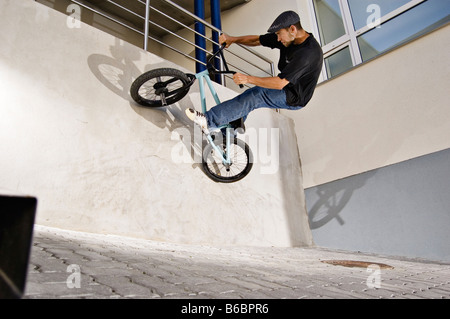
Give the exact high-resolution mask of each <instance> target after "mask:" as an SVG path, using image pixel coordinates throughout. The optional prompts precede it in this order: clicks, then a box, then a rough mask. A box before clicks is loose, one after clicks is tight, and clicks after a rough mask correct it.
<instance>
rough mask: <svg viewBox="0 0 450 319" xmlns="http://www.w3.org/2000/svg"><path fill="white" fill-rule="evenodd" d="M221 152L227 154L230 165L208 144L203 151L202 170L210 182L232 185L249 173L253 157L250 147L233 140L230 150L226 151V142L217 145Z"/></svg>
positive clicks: (235, 139)
mask: <svg viewBox="0 0 450 319" xmlns="http://www.w3.org/2000/svg"><path fill="white" fill-rule="evenodd" d="M217 146H218V147H219V149H220V150H221V151H222V152H227V153H228V154H229V156H230V159H231V164H226V163H224V161H223V157H222V154H217V151H216V150H215V149H214V148H213V146H212V145H211V144H208V145H207V146H206V147H205V149H204V151H203V163H202V164H203V169H204V171H205V173H206V175H208V176H209V177H210V178H211V179H212V180H214V181H216V182H219V183H233V182H237V181H239V180H241V179H243V178H244V177H245V176H247V175H248V173H250V171H251V169H252V167H253V155H252V152H251V150H250V147H249V146H248V145H247V144H246V143H245V142H243V141H241V140H239V139H237V138H234V140H233V141H232V144H231V145H230V149H229V150H227V149H226V142H225V141H224V142H223V143H221V144H220V145H217Z"/></svg>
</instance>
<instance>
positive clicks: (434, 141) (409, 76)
mask: <svg viewBox="0 0 450 319" xmlns="http://www.w3.org/2000/svg"><path fill="white" fill-rule="evenodd" d="M449 44H450V26H446V27H443V28H440V29H438V30H436V31H434V32H432V33H431V34H428V35H426V36H423V37H421V38H419V39H416V40H415V41H413V42H411V43H408V44H406V45H404V46H402V47H400V48H398V49H395V50H394V51H392V52H389V53H387V54H385V55H383V56H381V57H379V58H377V59H375V60H372V61H370V62H368V63H365V64H363V65H361V66H359V67H357V68H355V69H353V70H351V71H350V72H348V73H346V74H344V75H342V76H339V77H337V78H335V79H333V80H331V81H328V82H325V83H322V84H321V85H320V86H319V87H318V88H317V90H316V92H315V94H314V97H313V99H312V100H311V102H310V104H309V105H308V106H307V107H306V108H304V109H303V110H301V111H300V112H289V111H288V112H282V114H284V115H286V116H289V117H291V118H292V119H293V120H294V122H295V124H296V132H297V137H298V143H299V149H300V156H301V160H302V168H303V174H304V187H305V188H309V187H314V186H317V185H320V184H323V183H327V182H330V181H334V180H338V179H341V178H345V177H348V176H352V175H355V174H359V173H363V172H366V171H369V170H372V169H376V168H380V167H383V166H387V165H391V164H395V163H399V162H402V161H405V160H409V159H412V158H415V157H418V156H422V155H426V154H429V153H433V152H437V151H440V150H444V149H447V148H449V147H450V139H449V138H448V136H450V110H449V108H448V99H449V93H448V83H449V82H450V61H449V59H448V58H447V48H448V46H449Z"/></svg>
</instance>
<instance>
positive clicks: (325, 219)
mask: <svg viewBox="0 0 450 319" xmlns="http://www.w3.org/2000/svg"><path fill="white" fill-rule="evenodd" d="M375 174H376V171H372V172H367V173H365V174H364V175H363V176H358V177H356V178H352V179H351V180H350V179H347V181H348V182H345V183H343V182H342V181H336V182H331V183H328V184H325V185H321V186H316V187H315V197H314V199H313V204H312V206H311V207H309V208H308V216H309V225H310V228H311V229H318V228H320V227H322V226H324V225H326V224H328V223H329V222H331V221H332V220H336V221H337V222H338V223H339V225H341V226H343V225H344V224H345V220H344V218H343V217H342V216H341V213H342V211H343V210H344V208H345V207H346V206H347V205H348V204H349V202H350V200H351V198H352V197H353V196H354V193H355V192H356V191H357V190H358V189H360V188H362V187H364V186H365V185H366V183H367V181H368V180H369V179H370V178H372V177H373V176H374V175H375ZM342 185H345V187H342ZM311 196H314V195H311Z"/></svg>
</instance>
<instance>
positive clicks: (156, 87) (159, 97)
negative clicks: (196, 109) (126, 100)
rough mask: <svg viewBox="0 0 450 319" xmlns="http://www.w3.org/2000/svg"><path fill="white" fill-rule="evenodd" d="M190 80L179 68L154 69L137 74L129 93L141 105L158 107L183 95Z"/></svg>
mask: <svg viewBox="0 0 450 319" xmlns="http://www.w3.org/2000/svg"><path fill="white" fill-rule="evenodd" d="M191 82H192V79H191V78H189V76H188V75H187V74H185V73H183V72H181V71H180V70H177V69H171V68H161V69H155V70H151V71H148V72H146V73H144V74H142V75H141V76H139V77H138V78H137V79H136V80H135V81H134V82H133V84H132V85H131V88H130V94H131V97H132V98H133V100H134V101H135V102H136V103H138V104H140V105H142V106H150V107H160V106H165V105H170V104H174V103H176V102H178V101H179V100H181V99H182V98H183V97H185V96H186V94H187V93H188V92H189V88H190V85H191Z"/></svg>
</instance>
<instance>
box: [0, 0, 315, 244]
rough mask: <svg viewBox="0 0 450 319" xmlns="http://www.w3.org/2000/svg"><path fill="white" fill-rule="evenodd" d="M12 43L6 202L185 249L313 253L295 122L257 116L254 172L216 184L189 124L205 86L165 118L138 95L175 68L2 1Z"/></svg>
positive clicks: (5, 100) (2, 58)
mask: <svg viewBox="0 0 450 319" xmlns="http://www.w3.org/2000/svg"><path fill="white" fill-rule="evenodd" d="M0 42H1V43H2V45H1V46H0V70H1V72H0V83H1V85H0V96H1V97H2V99H1V102H0V103H1V107H0V141H1V142H0V176H1V178H0V192H2V193H8V194H20V195H22V194H25V195H32V196H36V197H37V198H38V200H39V203H38V213H37V223H38V224H41V225H46V226H52V227H59V228H65V229H71V230H81V231H87V232H96V233H108V234H118V235H126V236H133V237H140V238H147V239H153V240H161V241H169V242H179V243H205V244H220V245H264V246H298V245H310V244H312V237H311V232H310V230H309V227H308V220H307V215H306V211H305V202H304V192H303V189H302V180H301V169H300V165H299V160H298V149H297V147H296V145H297V141H296V138H295V134H294V124H293V121H292V120H289V119H288V118H286V117H284V116H281V115H279V114H276V113H274V112H271V111H268V110H260V111H257V112H255V113H254V114H253V115H252V116H251V117H250V118H249V122H248V125H247V126H248V128H249V130H248V134H247V135H246V136H243V137H242V138H245V139H246V140H247V141H248V142H249V143H251V147H252V150H253V152H254V155H255V159H256V163H255V166H254V168H253V170H252V172H251V173H250V175H249V176H248V177H247V178H245V179H244V180H243V181H241V182H239V183H236V184H230V185H224V184H216V183H213V182H212V181H211V180H209V179H208V178H207V177H206V176H205V174H204V173H203V172H202V170H201V169H200V165H199V163H198V160H199V157H198V154H199V152H200V150H199V149H200V145H201V144H202V142H201V139H200V140H199V139H198V137H199V136H201V134H199V132H198V131H195V130H194V127H193V125H192V123H190V122H189V121H188V119H187V118H186V117H185V115H184V110H185V109H186V108H187V107H192V106H193V105H194V104H196V101H197V98H198V87H197V86H195V87H194V88H193V91H191V94H190V95H189V96H188V97H186V98H185V99H184V100H183V101H182V102H181V103H178V104H176V105H173V106H171V107H168V108H165V109H144V108H141V107H139V106H137V105H135V103H134V102H132V101H131V99H130V97H129V94H128V90H129V87H130V85H131V83H132V81H133V79H134V78H135V77H137V76H138V75H140V74H141V73H142V72H143V71H144V70H148V69H150V68H157V67H162V66H173V64H170V63H168V62H167V61H165V60H163V59H161V58H159V57H157V56H155V55H152V54H147V53H145V52H143V51H142V50H140V49H138V48H136V47H135V46H133V45H130V44H127V43H125V42H123V41H121V40H119V39H117V38H114V37H113V36H110V35H108V34H105V33H103V32H102V31H99V30H97V29H95V28H92V27H90V26H87V25H85V24H82V25H81V27H80V28H70V27H68V25H67V16H66V15H64V14H62V13H59V12H56V11H54V10H52V9H50V8H48V7H46V6H44V5H41V4H39V3H36V2H34V1H32V0H23V1H12V0H11V1H8V0H1V1H0ZM218 89H219V96H220V97H221V98H222V99H227V98H231V97H233V96H235V95H236V93H235V92H233V91H230V90H226V89H220V88H218ZM209 101H211V100H209ZM194 132H197V133H196V134H194ZM180 136H183V139H181V138H180ZM264 136H270V139H269V142H268V141H267V139H264ZM195 137H197V138H195ZM280 141H281V142H280ZM268 147H269V149H270V147H272V149H271V150H272V151H268ZM276 150H278V151H279V152H276ZM280 154H283V156H280Z"/></svg>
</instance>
